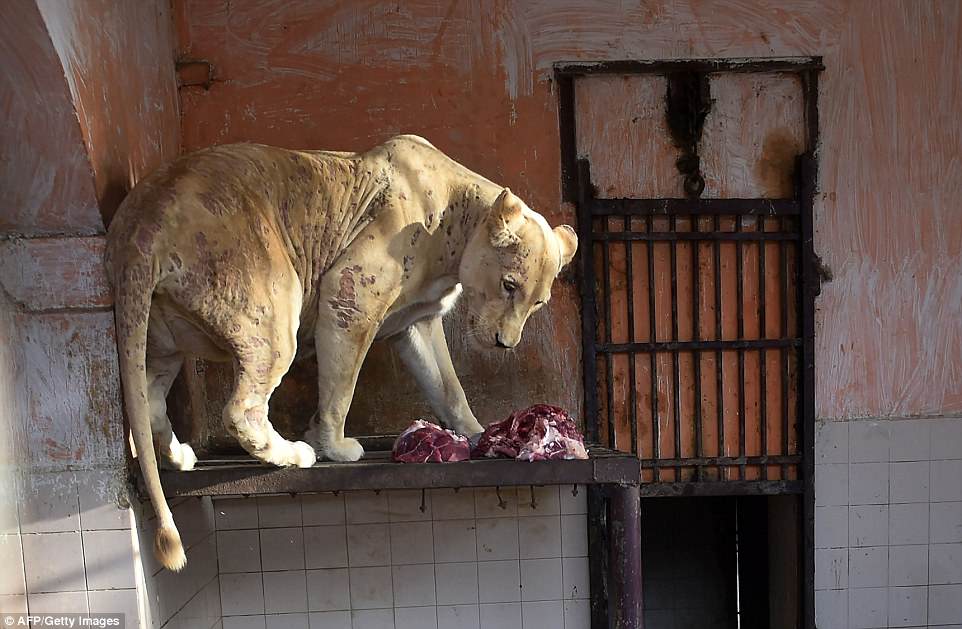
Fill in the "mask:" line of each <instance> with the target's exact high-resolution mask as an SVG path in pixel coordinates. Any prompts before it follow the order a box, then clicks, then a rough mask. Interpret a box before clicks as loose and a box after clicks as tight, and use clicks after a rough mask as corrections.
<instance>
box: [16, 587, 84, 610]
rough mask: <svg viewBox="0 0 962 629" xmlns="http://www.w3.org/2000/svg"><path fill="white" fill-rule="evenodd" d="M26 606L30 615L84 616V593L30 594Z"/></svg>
mask: <svg viewBox="0 0 962 629" xmlns="http://www.w3.org/2000/svg"><path fill="white" fill-rule="evenodd" d="M27 605H28V606H29V609H30V613H31V614H86V613H87V612H88V611H89V608H88V607H87V593H86V592H47V593H37V594H34V593H30V594H28V595H27Z"/></svg>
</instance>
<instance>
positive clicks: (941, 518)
mask: <svg viewBox="0 0 962 629" xmlns="http://www.w3.org/2000/svg"><path fill="white" fill-rule="evenodd" d="M929 527H930V528H929V536H930V541H931V542H932V543H933V544H951V543H955V542H962V502H933V503H931V504H930V505H929ZM25 561H29V560H28V559H26V558H25Z"/></svg>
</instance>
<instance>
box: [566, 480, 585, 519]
mask: <svg viewBox="0 0 962 629" xmlns="http://www.w3.org/2000/svg"><path fill="white" fill-rule="evenodd" d="M560 494H561V496H560V498H561V513H562V515H578V514H584V513H588V490H587V488H585V486H584V485H574V486H572V487H568V486H567V485H563V486H562V487H560Z"/></svg>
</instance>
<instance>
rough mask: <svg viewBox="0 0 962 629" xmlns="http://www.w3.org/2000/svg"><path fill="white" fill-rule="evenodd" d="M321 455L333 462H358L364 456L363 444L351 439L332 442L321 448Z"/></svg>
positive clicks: (346, 438)
mask: <svg viewBox="0 0 962 629" xmlns="http://www.w3.org/2000/svg"><path fill="white" fill-rule="evenodd" d="M321 454H323V455H324V456H325V457H327V458H328V459H330V460H332V461H357V460H358V459H360V458H361V457H362V456H364V448H363V447H362V446H361V442H360V441H358V440H357V439H352V438H351V437H345V438H344V439H341V440H339V441H331V442H328V443H325V444H324V445H323V446H321Z"/></svg>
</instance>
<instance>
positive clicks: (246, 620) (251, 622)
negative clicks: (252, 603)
mask: <svg viewBox="0 0 962 629" xmlns="http://www.w3.org/2000/svg"><path fill="white" fill-rule="evenodd" d="M223 622H224V629H266V627H267V619H266V618H265V617H264V615H263V614H257V615H253V616H227V617H225V618H224V620H223Z"/></svg>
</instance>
